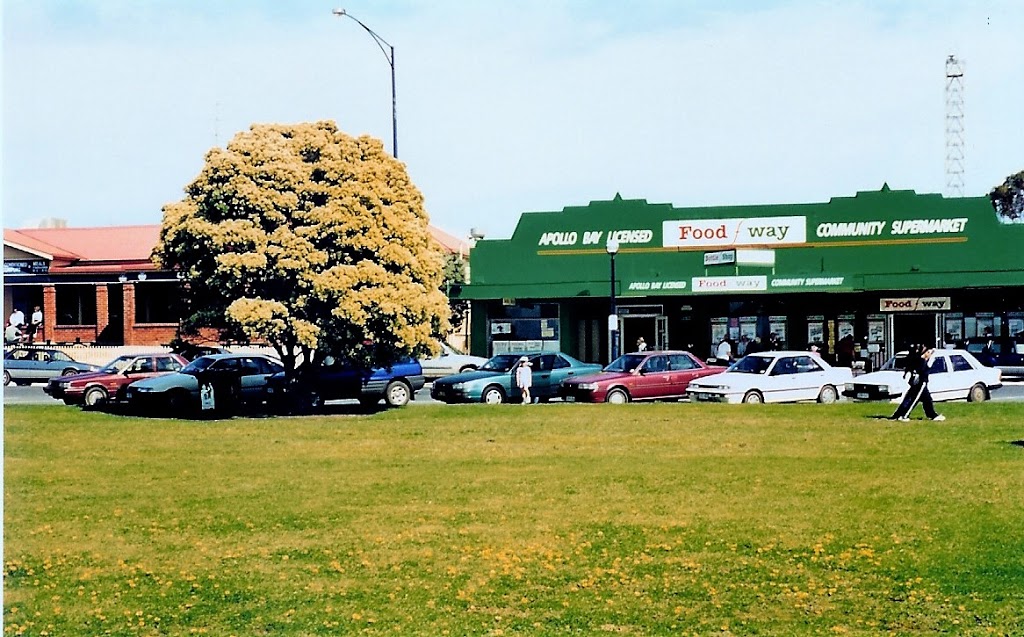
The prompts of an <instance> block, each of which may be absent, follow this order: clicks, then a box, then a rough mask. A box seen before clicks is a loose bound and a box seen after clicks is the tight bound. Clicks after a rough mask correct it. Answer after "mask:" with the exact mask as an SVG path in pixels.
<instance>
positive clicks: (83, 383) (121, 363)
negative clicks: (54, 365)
mask: <svg viewBox="0 0 1024 637" xmlns="http://www.w3.org/2000/svg"><path fill="white" fill-rule="evenodd" d="M185 365H188V361H186V360H185V359H184V358H182V357H181V356H178V355H177V354H169V353H164V352H157V353H151V354H126V355H124V356H118V357H117V358H115V359H114V360H112V361H110V362H109V363H107V364H106V365H104V366H103V368H102V369H100V370H99V371H98V372H87V373H85V374H75V375H74V376H61V377H59V378H51V379H50V382H48V383H47V384H46V387H44V388H43V391H45V392H46V393H47V394H49V395H50V396H52V397H53V398H56V399H58V400H63V401H64V403H65V404H68V405H85V406H86V407H96V406H98V405H101V404H103V403H105V402H108V401H121V400H124V390H125V388H126V387H128V385H129V384H131V383H134V382H135V381H137V380H142V379H143V378H152V377H153V376H161V375H163V374H169V373H170V372H176V371H178V370H179V369H181V368H182V367H184V366H185Z"/></svg>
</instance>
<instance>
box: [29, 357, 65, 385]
mask: <svg viewBox="0 0 1024 637" xmlns="http://www.w3.org/2000/svg"><path fill="white" fill-rule="evenodd" d="M56 354H57V352H52V353H51V352H48V351H45V350H36V351H35V352H33V353H32V362H33V364H32V378H33V379H34V380H47V379H49V378H52V377H53V376H60V373H61V372H62V371H63V370H64V366H63V364H62V363H59V362H58V361H56V360H54V359H55V358H56ZM68 360H70V359H68Z"/></svg>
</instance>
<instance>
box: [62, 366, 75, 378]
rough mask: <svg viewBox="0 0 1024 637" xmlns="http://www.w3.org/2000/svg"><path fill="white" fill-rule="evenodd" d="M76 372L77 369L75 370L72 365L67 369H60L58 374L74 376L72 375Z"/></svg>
mask: <svg viewBox="0 0 1024 637" xmlns="http://www.w3.org/2000/svg"><path fill="white" fill-rule="evenodd" d="M77 373H78V370H77V369H75V368H74V367H68V368H67V369H65V370H64V371H62V372H61V373H60V375H61V376H74V375H75V374H77Z"/></svg>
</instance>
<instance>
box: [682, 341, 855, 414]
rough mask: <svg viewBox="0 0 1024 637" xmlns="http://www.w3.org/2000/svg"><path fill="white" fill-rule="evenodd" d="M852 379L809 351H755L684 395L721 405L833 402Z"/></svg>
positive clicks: (846, 370) (845, 369)
mask: <svg viewBox="0 0 1024 637" xmlns="http://www.w3.org/2000/svg"><path fill="white" fill-rule="evenodd" d="M852 378H853V374H852V373H851V372H850V369H849V368H848V367H832V366H831V365H829V364H828V363H826V362H825V361H824V360H823V359H822V358H821V357H820V356H818V355H817V354H814V353H811V352H794V351H773V352H758V353H756V354H748V355H746V356H744V357H743V358H741V359H740V360H738V361H736V362H735V363H733V364H732V365H730V366H729V368H728V369H727V370H726V371H724V372H721V373H719V374H714V375H712V376H706V377H704V378H701V379H698V380H695V381H693V382H692V383H690V388H689V390H688V392H687V393H688V394H689V396H690V400H694V401H712V402H723V403H783V402H797V401H801V400H817V401H818V402H819V403H834V402H836V401H837V400H839V392H840V389H841V388H843V387H845V386H846V383H847V382H849V381H850V379H852Z"/></svg>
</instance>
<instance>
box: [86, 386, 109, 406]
mask: <svg viewBox="0 0 1024 637" xmlns="http://www.w3.org/2000/svg"><path fill="white" fill-rule="evenodd" d="M105 402H107V390H105V389H103V388H102V387H90V388H89V389H88V390H86V392H85V396H83V397H82V404H84V405H85V406H86V407H99V406H100V405H102V404H103V403H105Z"/></svg>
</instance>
